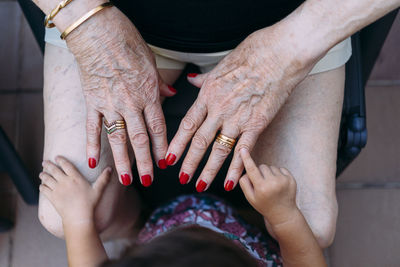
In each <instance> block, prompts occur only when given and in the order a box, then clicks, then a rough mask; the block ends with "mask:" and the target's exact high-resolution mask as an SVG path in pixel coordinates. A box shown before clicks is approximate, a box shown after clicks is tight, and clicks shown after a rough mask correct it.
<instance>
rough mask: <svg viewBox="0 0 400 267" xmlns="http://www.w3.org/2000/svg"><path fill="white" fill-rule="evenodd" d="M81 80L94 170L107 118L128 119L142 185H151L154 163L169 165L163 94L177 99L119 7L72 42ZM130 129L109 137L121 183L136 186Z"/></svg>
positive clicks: (80, 31) (103, 13) (82, 28)
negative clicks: (128, 143)
mask: <svg viewBox="0 0 400 267" xmlns="http://www.w3.org/2000/svg"><path fill="white" fill-rule="evenodd" d="M66 41H67V44H68V47H69V48H70V50H71V52H72V53H73V54H74V56H75V58H76V60H77V63H78V66H79V70H80V76H81V82H82V87H83V92H84V95H85V99H86V106H87V123H86V131H87V158H88V162H89V166H90V167H91V168H94V167H95V166H96V165H97V163H98V162H99V157H100V134H101V131H102V127H103V125H102V120H103V117H104V119H106V120H107V121H108V122H112V121H116V120H122V119H124V120H125V122H126V130H127V132H128V134H129V140H130V143H131V145H132V147H133V150H134V153H135V158H136V163H137V168H138V171H139V174H140V177H141V178H142V179H141V180H142V183H143V185H145V186H149V185H150V184H151V182H152V179H153V164H152V158H151V153H150V142H149V136H148V134H149V135H150V139H151V142H152V148H153V154H154V157H155V160H156V162H159V165H160V161H161V163H162V162H163V159H164V156H165V153H166V151H167V147H168V143H167V138H166V126H165V120H164V115H163V112H162V108H161V104H160V92H161V93H162V94H163V95H166V96H171V95H173V94H174V93H175V92H174V90H173V89H172V90H171V89H170V88H171V87H169V86H167V85H166V84H165V83H164V82H163V81H162V79H161V78H160V75H159V73H158V71H157V69H156V65H155V60H154V57H153V54H152V53H151V51H150V49H149V48H148V46H147V45H146V43H145V42H144V40H143V39H142V37H141V36H140V34H139V32H138V31H137V30H136V28H135V27H134V25H133V24H132V23H131V22H130V21H129V19H128V18H127V17H125V15H123V14H122V13H121V12H120V11H119V10H118V9H116V8H114V7H113V8H109V9H106V10H103V11H101V12H99V14H96V16H93V17H92V18H90V20H88V21H87V22H85V23H84V24H82V25H81V26H80V27H79V28H77V29H76V30H75V31H73V32H72V33H71V34H70V35H69V36H68V37H67V40H66ZM126 130H117V131H115V132H114V133H112V134H109V135H108V139H109V142H110V146H111V149H112V153H113V156H114V161H115V167H116V170H117V172H118V174H119V177H120V182H121V183H123V184H124V185H129V184H130V183H131V182H132V173H131V165H130V161H129V156H128V146H127V133H126Z"/></svg>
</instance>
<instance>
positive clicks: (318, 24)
mask: <svg viewBox="0 0 400 267" xmlns="http://www.w3.org/2000/svg"><path fill="white" fill-rule="evenodd" d="M399 6H400V0H363V1H359V0H324V1H321V0H307V1H305V2H304V3H303V4H302V5H301V6H300V7H299V8H297V9H296V10H295V11H294V12H293V13H292V14H290V15H289V16H288V17H287V18H286V19H284V20H283V21H282V23H281V24H282V26H283V27H284V28H285V30H284V31H283V32H285V33H286V36H288V38H290V39H292V40H293V41H294V43H296V46H297V48H298V51H299V56H302V57H305V59H315V58H319V57H321V56H323V55H324V54H325V53H326V52H327V51H328V50H329V49H330V48H332V47H333V46H334V45H336V44H337V43H339V42H340V41H342V40H344V39H346V38H347V37H349V36H351V35H352V34H354V33H355V32H357V31H358V30H360V29H362V28H363V27H365V26H367V25H369V24H370V23H372V22H374V21H376V20H377V19H379V18H381V17H382V16H384V15H385V14H387V13H389V12H390V11H392V10H394V9H396V8H397V7H399Z"/></svg>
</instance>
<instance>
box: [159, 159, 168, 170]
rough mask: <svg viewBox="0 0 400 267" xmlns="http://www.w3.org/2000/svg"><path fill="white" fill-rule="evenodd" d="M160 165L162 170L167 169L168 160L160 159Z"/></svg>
mask: <svg viewBox="0 0 400 267" xmlns="http://www.w3.org/2000/svg"><path fill="white" fill-rule="evenodd" d="M158 167H159V168H160V169H161V170H164V169H166V168H167V161H166V160H165V159H160V160H159V161H158Z"/></svg>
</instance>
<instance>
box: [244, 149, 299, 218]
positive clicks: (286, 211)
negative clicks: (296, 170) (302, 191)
mask: <svg viewBox="0 0 400 267" xmlns="http://www.w3.org/2000/svg"><path fill="white" fill-rule="evenodd" d="M240 154H241V157H242V159H243V162H244V166H245V168H246V174H245V175H243V176H242V177H241V178H240V180H239V183H240V187H241V188H242V191H243V193H244V195H245V197H246V199H247V201H249V203H250V204H251V205H252V206H253V208H254V209H255V210H257V211H258V212H259V213H260V214H261V215H263V216H264V218H265V219H266V220H267V221H268V222H269V223H270V224H271V225H272V226H275V225H280V224H283V223H285V222H288V221H290V220H291V219H292V216H293V214H295V213H298V212H299V210H298V208H297V205H296V181H295V179H294V178H293V176H292V175H291V174H290V172H289V171H288V170H286V169H285V168H278V167H275V166H267V165H265V164H261V165H260V166H258V167H257V165H256V164H255V163H254V161H253V159H252V158H251V156H250V153H249V151H248V150H247V149H245V148H242V149H241V150H240Z"/></svg>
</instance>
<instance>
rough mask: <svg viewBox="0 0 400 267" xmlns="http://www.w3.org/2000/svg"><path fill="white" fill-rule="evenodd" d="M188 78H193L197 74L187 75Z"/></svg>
mask: <svg viewBox="0 0 400 267" xmlns="http://www.w3.org/2000/svg"><path fill="white" fill-rule="evenodd" d="M187 76H188V77H189V78H195V77H196V76H197V73H188V75H187Z"/></svg>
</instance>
